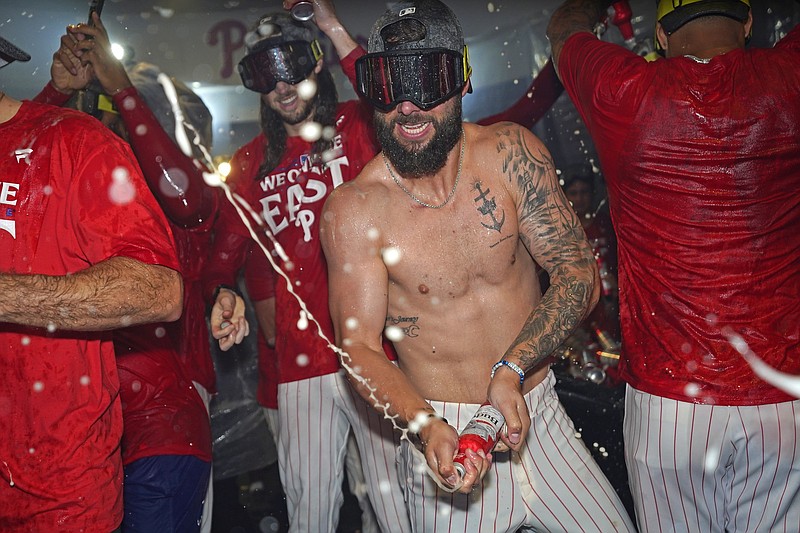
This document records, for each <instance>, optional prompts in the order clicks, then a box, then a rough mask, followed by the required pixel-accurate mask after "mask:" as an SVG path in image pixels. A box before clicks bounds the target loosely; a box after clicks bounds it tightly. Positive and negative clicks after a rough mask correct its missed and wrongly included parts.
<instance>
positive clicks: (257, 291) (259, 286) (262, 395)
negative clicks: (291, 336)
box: [244, 246, 278, 409]
mask: <svg viewBox="0 0 800 533" xmlns="http://www.w3.org/2000/svg"><path fill="white" fill-rule="evenodd" d="M275 275H276V274H275V271H274V270H273V268H272V265H271V264H270V263H269V260H268V259H267V256H266V255H264V253H263V251H262V250H261V249H260V248H259V247H257V246H251V247H250V253H249V255H248V256H247V263H246V265H245V271H244V277H245V280H246V282H247V294H248V295H249V296H250V299H251V300H252V301H253V302H258V301H261V300H268V299H270V298H274V297H275ZM257 342H258V390H256V401H258V403H259V405H263V406H264V407H267V408H269V409H277V408H278V361H277V359H276V358H275V346H270V345H269V344H267V338H266V337H265V336H264V332H263V331H261V329H259V331H258V339H257ZM273 342H274V339H273Z"/></svg>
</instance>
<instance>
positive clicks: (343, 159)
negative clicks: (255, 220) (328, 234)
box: [261, 136, 350, 242]
mask: <svg viewBox="0 0 800 533" xmlns="http://www.w3.org/2000/svg"><path fill="white" fill-rule="evenodd" d="M338 147H341V138H340V137H339V136H337V137H336V138H335V139H334V149H336V148H338ZM340 153H341V152H340ZM349 165H350V163H349V160H348V159H347V156H340V157H337V158H335V159H332V160H331V161H328V162H327V164H326V165H324V166H323V165H321V164H314V163H312V160H311V158H310V157H309V155H308V154H303V155H302V156H301V157H300V160H299V166H297V167H292V168H290V169H288V170H281V171H279V172H274V173H272V174H270V175H268V176H266V177H265V178H264V179H262V180H261V190H263V191H264V192H268V191H274V192H273V193H272V194H269V195H267V196H264V197H263V198H262V199H261V206H262V212H261V216H262V217H263V218H264V221H265V222H266V223H267V225H268V226H269V229H270V231H271V232H272V234H273V235H277V234H278V233H280V232H281V231H283V230H284V229H286V228H287V227H288V226H289V224H294V225H295V226H298V227H301V228H303V240H304V241H305V242H310V241H311V238H312V235H311V229H312V228H313V227H314V222H315V221H316V214H315V213H314V211H313V210H312V209H304V208H303V206H304V205H306V206H307V205H309V204H314V203H317V202H324V201H325V199H326V198H327V197H328V193H329V190H328V184H327V183H326V181H327V180H323V179H316V178H315V176H319V177H320V178H323V177H324V174H325V172H329V173H330V177H331V185H332V186H333V187H332V188H334V189H335V188H336V187H338V186H339V185H341V184H342V182H343V181H344V178H343V174H342V169H343V168H346V167H348V166H349ZM287 184H289V185H288V187H287V186H286V185H287ZM284 195H285V197H284ZM281 206H283V207H284V210H285V214H284V213H282V212H281Z"/></svg>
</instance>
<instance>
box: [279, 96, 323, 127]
mask: <svg viewBox="0 0 800 533" xmlns="http://www.w3.org/2000/svg"><path fill="white" fill-rule="evenodd" d="M298 98H299V96H298ZM318 100H319V91H317V94H315V95H314V98H313V99H312V100H311V101H308V102H306V106H305V107H304V108H303V109H300V110H299V111H295V112H293V113H291V114H285V113H283V112H281V111H277V110H275V112H276V113H277V114H278V115H279V116H280V117H281V120H283V121H284V122H285V123H286V124H289V125H291V126H296V125H298V124H300V123H301V122H303V121H304V120H306V119H307V118H308V117H310V116H311V113H313V111H314V109H315V108H316V107H317V101H318Z"/></svg>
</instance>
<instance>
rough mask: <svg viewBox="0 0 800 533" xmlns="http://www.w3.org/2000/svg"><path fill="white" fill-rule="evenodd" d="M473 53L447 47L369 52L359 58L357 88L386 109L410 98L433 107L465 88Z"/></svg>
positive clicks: (378, 106)
mask: <svg viewBox="0 0 800 533" xmlns="http://www.w3.org/2000/svg"><path fill="white" fill-rule="evenodd" d="M471 74H472V67H470V65H469V53H468V51H467V47H466V46H465V47H464V53H463V54H459V53H457V52H453V51H452V50H447V49H444V48H434V49H428V50H401V51H395V52H377V53H373V54H367V55H365V56H362V57H360V58H359V59H358V60H356V92H357V93H358V94H359V95H360V96H362V97H364V98H365V99H366V100H367V101H369V102H370V103H372V105H374V106H375V107H376V108H378V109H380V110H382V111H390V110H391V109H393V108H394V107H395V106H397V104H399V103H400V102H403V101H408V102H411V103H413V104H414V105H416V106H417V107H419V108H420V109H424V110H426V111H427V110H429V109H431V108H433V107H436V106H437V105H439V104H441V103H442V102H444V101H446V100H447V99H448V98H450V97H451V96H453V95H454V94H456V93H458V92H460V91H461V90H462V89H463V88H464V84H465V83H466V82H467V80H468V79H469V77H470V75H471Z"/></svg>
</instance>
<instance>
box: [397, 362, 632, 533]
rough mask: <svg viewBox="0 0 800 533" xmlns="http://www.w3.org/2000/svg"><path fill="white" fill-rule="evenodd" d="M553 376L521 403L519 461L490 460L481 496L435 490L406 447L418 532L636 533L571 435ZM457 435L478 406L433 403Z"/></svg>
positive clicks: (403, 455)
mask: <svg viewBox="0 0 800 533" xmlns="http://www.w3.org/2000/svg"><path fill="white" fill-rule="evenodd" d="M554 384H555V377H554V376H553V373H552V372H550V373H549V374H548V376H547V377H546V378H545V380H544V381H543V382H542V383H540V384H539V385H537V386H536V387H535V388H534V389H533V390H532V391H530V392H529V393H528V394H526V395H525V401H526V403H527V405H528V410H529V411H530V415H531V422H532V423H531V429H530V431H529V432H528V435H527V437H526V441H525V445H524V446H523V448H522V450H521V451H520V453H519V454H517V453H495V454H493V458H494V461H493V462H492V467H491V469H490V471H489V472H487V474H486V476H484V478H483V481H482V486H481V488H480V489H478V490H475V491H473V492H472V493H470V494H469V495H465V494H460V493H453V494H450V493H447V492H445V491H442V490H441V489H439V488H438V487H437V486H436V485H435V483H434V482H433V480H432V479H431V478H430V475H429V474H428V473H427V471H426V469H425V458H424V457H423V455H422V454H421V453H420V452H419V451H418V450H417V449H416V448H414V446H413V445H412V444H410V443H409V442H407V441H403V443H402V444H401V447H400V450H401V452H400V465H401V469H403V472H404V477H405V480H406V486H405V491H406V498H407V500H408V508H409V512H410V513H411V522H412V528H413V530H414V531H415V532H423V531H424V532H441V531H459V532H461V531H464V532H476V533H488V532H500V531H507V532H515V531H520V530H521V531H548V532H551V531H552V532H565V533H580V532H592V533H612V532H616V531H627V532H633V531H635V530H634V527H633V524H632V523H631V520H630V518H629V517H628V514H627V512H626V511H625V507H624V506H623V505H622V502H621V501H620V500H619V498H618V497H617V494H616V492H614V488H613V487H612V486H611V483H609V482H608V480H607V479H606V477H605V476H604V475H603V473H602V471H601V470H600V467H599V466H597V463H595V461H594V459H592V456H591V454H590V453H589V450H588V449H587V448H586V446H585V445H584V444H583V441H581V440H580V438H579V437H578V436H577V435H576V432H575V427H574V426H573V424H572V420H570V418H569V417H568V416H567V414H566V412H565V411H564V407H563V406H562V405H561V403H560V402H559V401H558V396H557V395H556V392H555V390H554V389H553V386H554ZM430 403H431V405H432V406H433V407H434V408H435V409H436V411H437V412H438V413H440V414H441V415H442V416H444V417H445V418H447V420H448V421H450V423H451V424H454V425H456V427H457V429H458V430H459V431H460V430H461V429H462V428H463V427H464V426H465V425H466V424H467V422H468V421H469V419H470V418H471V417H472V415H473V414H474V413H475V411H476V410H477V409H478V407H479V405H478V404H459V403H452V402H440V401H431V402H430Z"/></svg>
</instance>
